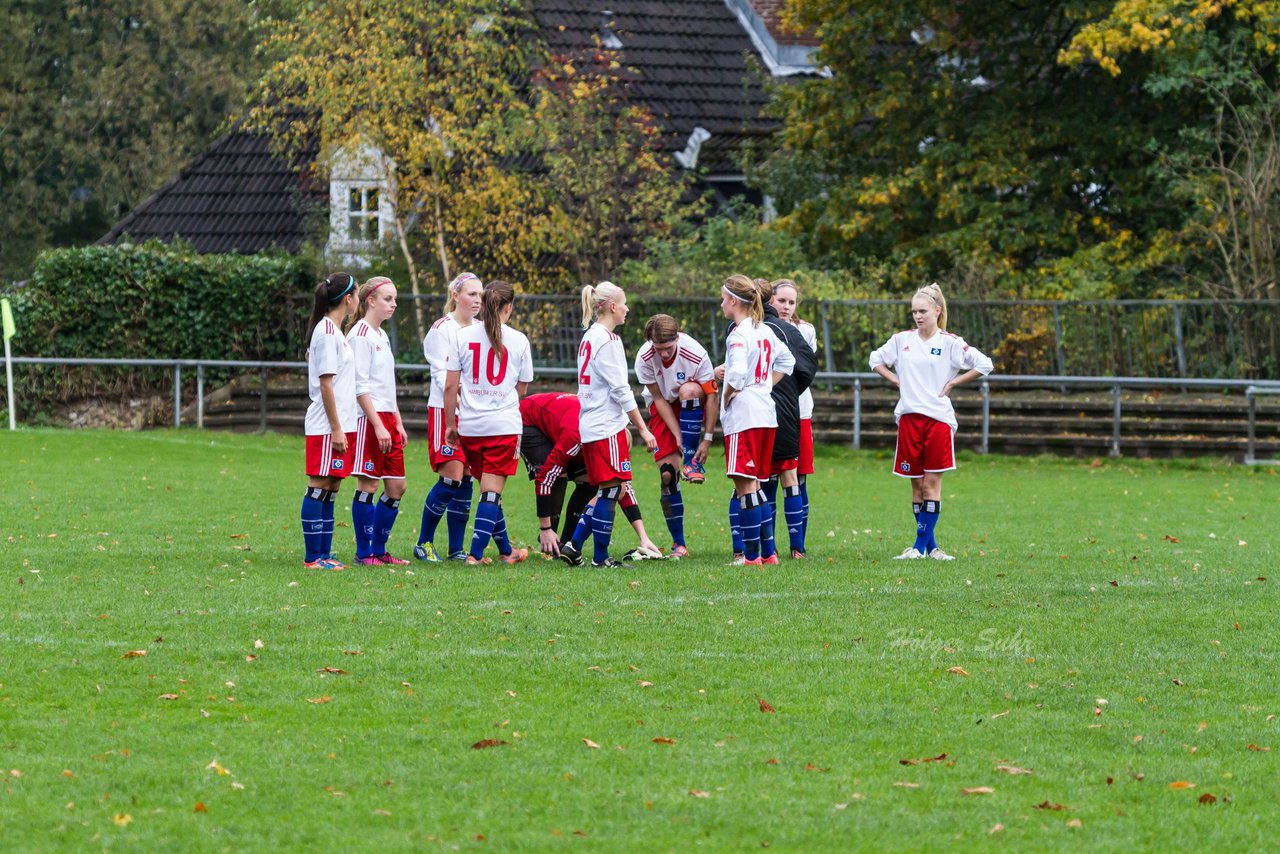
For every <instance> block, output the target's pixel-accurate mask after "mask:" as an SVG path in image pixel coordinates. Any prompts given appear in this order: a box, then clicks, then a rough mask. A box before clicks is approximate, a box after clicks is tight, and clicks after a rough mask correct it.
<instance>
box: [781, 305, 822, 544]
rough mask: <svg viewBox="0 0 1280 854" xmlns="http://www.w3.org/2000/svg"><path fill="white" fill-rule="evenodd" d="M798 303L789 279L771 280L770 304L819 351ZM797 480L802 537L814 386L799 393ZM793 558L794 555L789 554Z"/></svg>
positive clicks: (805, 524)
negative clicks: (798, 313) (798, 484)
mask: <svg viewBox="0 0 1280 854" xmlns="http://www.w3.org/2000/svg"><path fill="white" fill-rule="evenodd" d="M799 306H800V289H799V288H798V287H796V283H795V282H793V281H791V280H790V279H779V280H778V281H776V282H774V283H773V307H774V308H775V309H777V310H778V317H780V318H782V319H783V320H785V321H788V322H789V323H793V324H795V325H796V328H798V329H799V330H800V334H801V336H803V338H804V341H805V343H806V344H808V345H809V348H810V349H811V350H813V353H814V357H815V358H816V357H817V354H818V330H817V329H815V328H814V326H813V324H812V323H810V322H809V321H807V320H801V319H800V318H799V317H797V316H796V309H797V308H799ZM797 473H798V475H799V482H800V500H801V522H800V537H801V540H803V539H804V537H805V535H806V534H808V532H809V487H808V483H807V479H808V477H809V475H811V474H813V389H812V388H807V389H805V390H804V391H803V392H801V393H800V467H799V468H798V469H797ZM792 557H796V555H795V554H792Z"/></svg>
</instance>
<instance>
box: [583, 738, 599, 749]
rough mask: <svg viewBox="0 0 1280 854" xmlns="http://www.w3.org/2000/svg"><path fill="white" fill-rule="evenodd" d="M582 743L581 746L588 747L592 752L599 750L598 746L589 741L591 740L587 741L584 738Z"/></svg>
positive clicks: (587, 739)
mask: <svg viewBox="0 0 1280 854" xmlns="http://www.w3.org/2000/svg"><path fill="white" fill-rule="evenodd" d="M582 743H583V744H585V745H586V746H587V747H590V748H591V749H592V750H599V749H600V745H598V744H596V743H595V742H594V741H592V740H591V739H589V738H584V739H583V740H582Z"/></svg>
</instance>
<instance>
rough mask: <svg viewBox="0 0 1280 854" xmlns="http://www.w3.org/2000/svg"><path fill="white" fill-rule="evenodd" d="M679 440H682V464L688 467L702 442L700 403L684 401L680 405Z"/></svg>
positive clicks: (698, 401) (697, 401)
mask: <svg viewBox="0 0 1280 854" xmlns="http://www.w3.org/2000/svg"><path fill="white" fill-rule="evenodd" d="M680 438H681V439H683V440H684V464H685V465H688V464H689V463H691V462H693V455H694V453H696V452H697V450H698V443H699V442H700V441H702V401H700V400H686V401H684V402H683V403H682V404H681V405H680Z"/></svg>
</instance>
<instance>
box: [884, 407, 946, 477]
mask: <svg viewBox="0 0 1280 854" xmlns="http://www.w3.org/2000/svg"><path fill="white" fill-rule="evenodd" d="M893 457H894V459H893V473H894V474H896V475H898V476H899V477H924V473H925V472H930V471H951V470H952V469H953V468H955V467H956V451H955V436H954V434H953V433H952V431H951V425H950V424H943V423H942V422H941V421H935V420H933V419H932V418H930V417H929V416H927V415H917V414H916V413H908V414H906V415H904V416H902V417H901V418H899V419H898V449H897V451H896V452H895V453H894V455H893Z"/></svg>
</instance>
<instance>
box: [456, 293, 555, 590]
mask: <svg viewBox="0 0 1280 854" xmlns="http://www.w3.org/2000/svg"><path fill="white" fill-rule="evenodd" d="M515 300H516V292H515V289H514V288H513V287H511V285H509V284H507V283H506V282H490V283H489V284H487V285H485V287H484V292H483V294H482V295H481V298H480V323H473V324H471V325H470V326H468V327H467V328H466V329H462V330H460V331H459V332H458V341H457V344H455V345H454V348H453V352H451V353H450V354H449V358H448V362H447V368H448V373H447V374H446V378H445V391H444V418H445V439H446V441H448V442H449V443H450V444H453V443H460V444H461V445H462V452H463V453H464V454H465V455H466V458H467V465H468V466H470V467H471V472H472V474H473V475H474V476H475V477H476V478H477V479H478V480H479V481H480V501H479V503H478V504H477V505H476V519H475V525H474V527H473V529H472V534H471V553H470V554H469V555H467V565H468V566H476V565H479V564H481V563H489V560H488V558H486V557H485V556H484V550H485V547H486V546H488V545H489V539H490V538H491V537H492V539H493V542H494V545H496V546H497V547H498V554H499V555H500V556H501V558H502V561H503V562H504V563H519V562H520V561H522V560H524V559H525V558H526V557H528V556H529V550H528V549H525V548H520V549H515V548H512V546H511V540H510V538H509V537H508V536H507V521H506V518H505V516H504V515H503V512H502V490H503V487H505V486H506V483H507V478H508V477H510V476H511V475H513V474H515V473H516V469H517V467H518V462H519V459H520V434H521V433H522V432H523V431H524V422H523V420H522V419H521V417H520V398H521V397H524V393H525V390H526V389H527V388H528V387H529V383H530V382H531V381H532V380H533V352H532V350H531V348H530V346H529V339H528V338H526V337H525V336H524V333H522V332H517V331H516V330H514V329H512V328H511V327H510V326H507V321H508V320H510V319H511V312H512V310H514V308H515Z"/></svg>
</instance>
